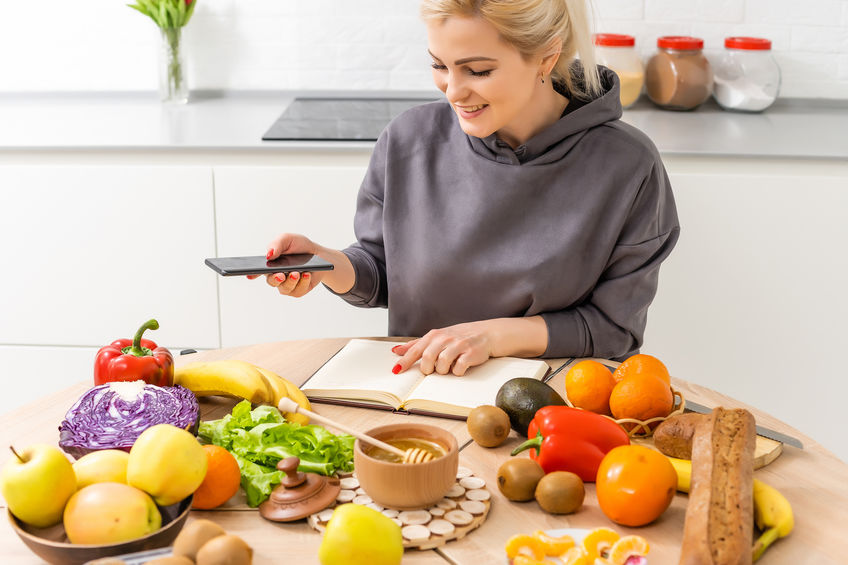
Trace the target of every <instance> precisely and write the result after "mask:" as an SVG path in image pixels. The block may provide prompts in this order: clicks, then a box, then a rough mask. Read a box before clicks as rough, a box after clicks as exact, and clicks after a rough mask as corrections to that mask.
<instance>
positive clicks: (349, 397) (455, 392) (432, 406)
mask: <svg viewBox="0 0 848 565" xmlns="http://www.w3.org/2000/svg"><path fill="white" fill-rule="evenodd" d="M397 344H398V342H394V341H374V340H368V339H352V340H350V341H349V342H348V343H347V345H345V346H344V347H343V348H342V349H341V350H339V352H338V353H336V355H335V356H333V357H332V358H331V359H330V360H329V361H327V362H326V363H325V364H324V365H323V366H322V367H321V368H320V369H318V370H317V371H316V372H315V374H314V375H312V376H311V377H310V378H309V379H308V380H307V381H306V382H305V383H304V384H303V386H302V387H301V388H302V390H303V392H304V393H305V394H306V396H308V397H309V399H310V400H314V401H316V402H328V403H332V404H348V405H353V406H365V407H369V408H383V409H387V410H396V411H407V412H414V413H419V414H428V415H435V416H443V417H449V418H457V419H465V418H466V417H467V416H468V413H469V412H471V409H472V408H474V407H476V406H479V405H481V404H494V403H495V396H496V395H497V393H498V390H499V389H500V388H501V385H503V384H504V383H505V382H506V381H508V380H510V379H512V378H515V377H529V378H533V379H539V380H542V378H543V377H544V376H545V374H546V373H547V372H548V369H549V368H550V367H549V366H548V364H547V363H545V362H544V361H540V360H538V359H518V358H515V357H498V358H494V359H489V360H488V361H486V362H485V363H483V364H482V365H478V366H476V367H472V368H470V369H468V371H467V372H466V373H465V375H464V376H462V377H457V376H456V375H439V374H438V373H432V374H430V375H423V374H422V373H421V371H420V370H419V369H418V364H417V363H416V364H415V365H413V366H412V367H410V368H409V369H407V370H406V371H404V372H403V373H400V374H399V375H395V374H393V373H392V367H394V365H395V364H396V363H397V361H398V359H399V357H398V356H397V355H395V354H394V353H392V347H394V346H396V345H397Z"/></svg>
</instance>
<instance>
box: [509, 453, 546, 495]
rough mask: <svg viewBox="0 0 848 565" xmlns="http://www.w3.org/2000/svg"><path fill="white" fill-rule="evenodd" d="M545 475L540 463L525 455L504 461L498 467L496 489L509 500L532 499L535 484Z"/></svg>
mask: <svg viewBox="0 0 848 565" xmlns="http://www.w3.org/2000/svg"><path fill="white" fill-rule="evenodd" d="M544 476H545V471H544V470H543V469H542V467H541V465H539V464H538V463H536V462H535V461H533V460H532V459H528V458H526V457H516V458H514V459H509V460H507V461H505V462H504V463H503V464H502V465H501V466H500V468H499V469H498V490H500V491H501V494H503V495H504V496H505V497H507V498H508V499H509V500H513V501H516V502H524V501H526V500H533V497H534V496H535V493H536V485H537V484H538V483H539V481H540V480H541V479H542V477H544Z"/></svg>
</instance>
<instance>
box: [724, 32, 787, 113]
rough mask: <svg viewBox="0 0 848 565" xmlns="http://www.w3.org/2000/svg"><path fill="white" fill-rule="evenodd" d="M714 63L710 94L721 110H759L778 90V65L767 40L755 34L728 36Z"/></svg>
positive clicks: (774, 96) (766, 105) (767, 105)
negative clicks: (713, 79) (720, 53)
mask: <svg viewBox="0 0 848 565" xmlns="http://www.w3.org/2000/svg"><path fill="white" fill-rule="evenodd" d="M724 47H725V51H724V53H723V54H722V56H721V58H720V59H719V60H718V62H717V63H716V69H715V85H714V86H713V97H714V98H715V100H716V102H718V105H719V106H721V107H722V108H724V109H725V110H736V111H741V112H761V111H763V110H765V109H766V108H768V107H769V106H771V105H772V104H773V103H774V101H775V100H776V99H777V93H778V92H779V91H780V67H779V66H778V64H777V61H775V60H774V57H773V56H772V54H771V41H769V40H768V39H762V38H759V37H728V38H726V39H725V40H724Z"/></svg>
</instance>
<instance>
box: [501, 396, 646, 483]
mask: <svg viewBox="0 0 848 565" xmlns="http://www.w3.org/2000/svg"><path fill="white" fill-rule="evenodd" d="M527 437H528V438H529V439H528V440H527V441H525V442H524V443H522V444H521V445H519V446H518V447H516V448H515V449H514V450H513V451H512V455H517V454H519V453H521V452H522V451H524V450H525V449H529V448H531V447H532V448H534V449H533V450H531V451H530V459H533V460H535V461H537V462H538V463H539V465H541V466H542V469H543V470H544V471H545V473H550V472H552V471H570V472H572V473H574V474H576V475H577V476H579V477H580V478H581V479H583V481H584V482H589V483H593V482H595V478H596V476H597V474H598V467H600V465H601V460H602V459H603V458H604V455H606V454H607V452H608V451H610V450H611V449H612V448H614V447H618V446H619V445H629V444H630V437H629V436H628V435H627V432H626V431H624V428H622V427H621V426H620V425H618V423H616V422H615V421H613V420H612V419H610V418H607V417H606V416H601V415H600V414H595V413H594V412H589V411H588V410H581V409H579V408H571V407H569V406H545V407H544V408H540V409H539V410H537V411H536V415H535V416H533V420H532V421H531V422H530V426H529V427H528V428H527Z"/></svg>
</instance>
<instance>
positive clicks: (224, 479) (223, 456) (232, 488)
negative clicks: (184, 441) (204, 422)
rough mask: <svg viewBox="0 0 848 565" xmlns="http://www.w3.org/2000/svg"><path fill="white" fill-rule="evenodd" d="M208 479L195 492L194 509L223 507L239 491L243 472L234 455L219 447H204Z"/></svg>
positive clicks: (192, 503)
mask: <svg viewBox="0 0 848 565" xmlns="http://www.w3.org/2000/svg"><path fill="white" fill-rule="evenodd" d="M203 451H204V453H206V460H207V462H208V466H207V468H206V477H204V479H203V482H202V483H200V486H199V487H197V490H196V491H194V499H193V500H192V502H191V507H192V508H197V509H198V510H209V509H211V508H216V507H218V506H221V505H222V504H224V503H225V502H226V501H228V500H229V499H230V498H232V496H233V495H234V494H235V493H236V492H237V491H238V489H239V484H240V483H241V471H240V470H239V466H238V462H237V461H236V458H235V457H234V456H233V454H232V453H230V452H229V451H227V450H226V449H224V448H223V447H221V446H218V445H204V446H203Z"/></svg>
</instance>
